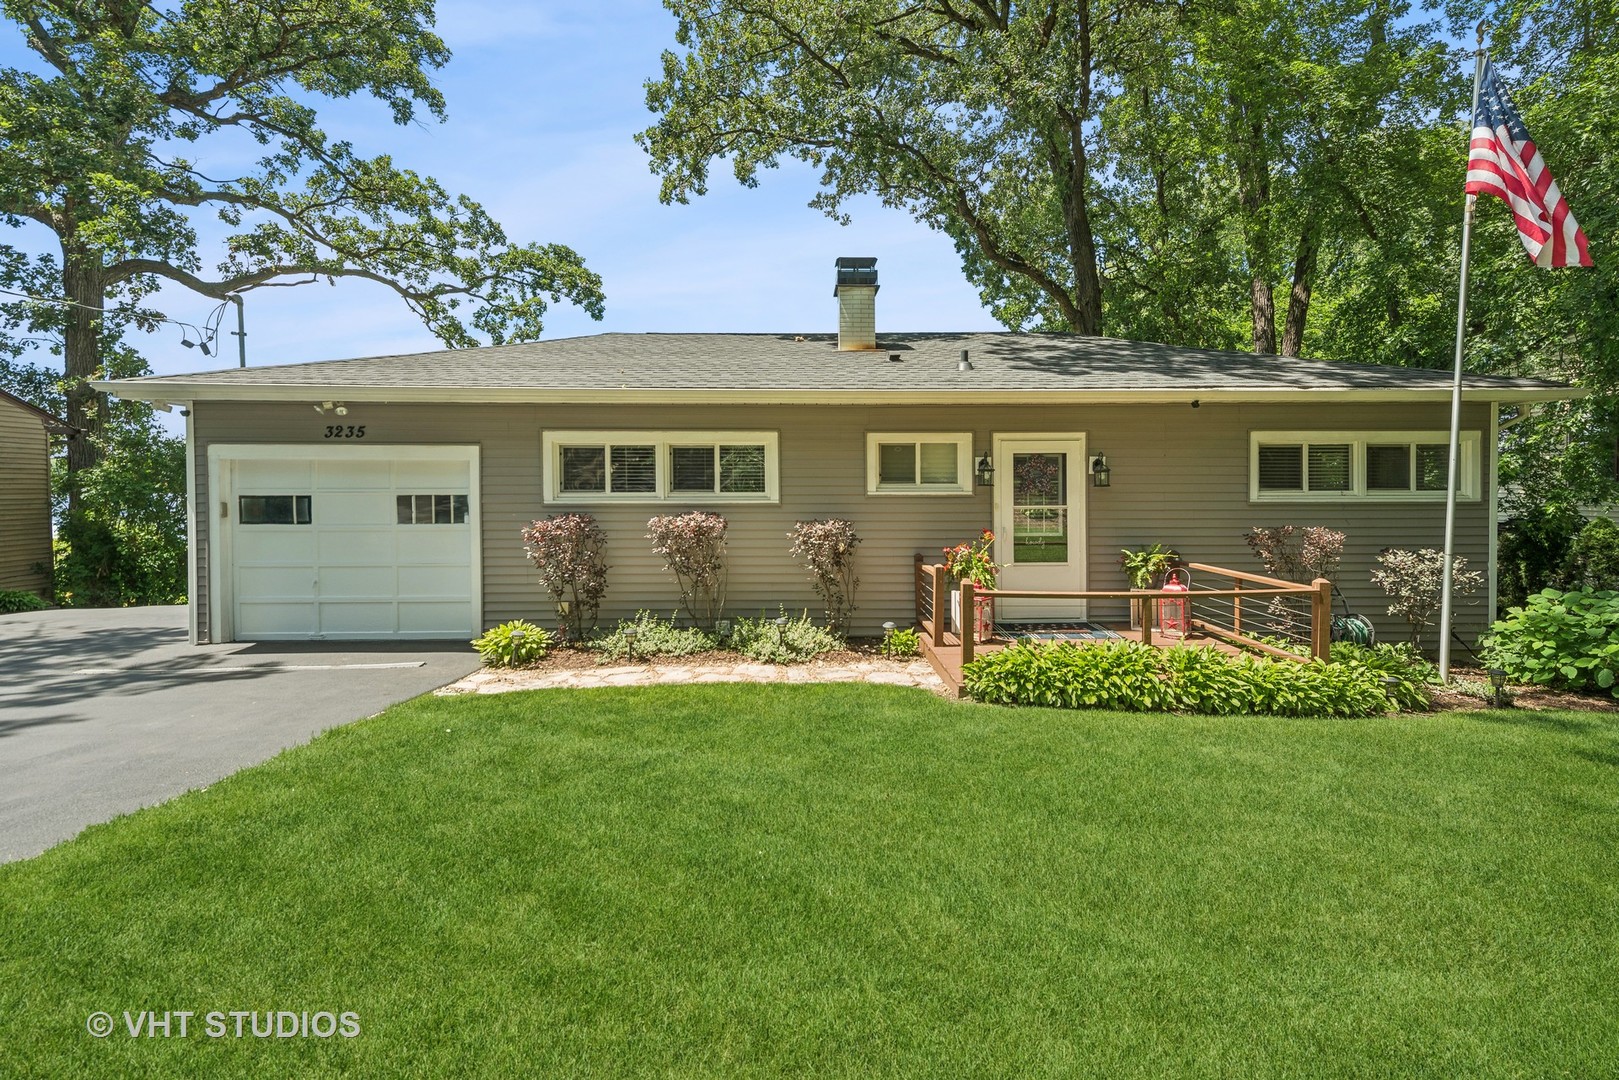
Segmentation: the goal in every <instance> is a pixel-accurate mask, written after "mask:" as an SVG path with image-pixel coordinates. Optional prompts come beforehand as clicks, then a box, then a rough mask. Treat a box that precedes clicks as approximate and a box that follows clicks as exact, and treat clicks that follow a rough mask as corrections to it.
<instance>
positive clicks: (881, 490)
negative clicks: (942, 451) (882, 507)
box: [866, 431, 973, 495]
mask: <svg viewBox="0 0 1619 1080" xmlns="http://www.w3.org/2000/svg"><path fill="white" fill-rule="evenodd" d="M883 443H955V445H956V482H955V483H954V484H921V483H917V484H884V483H882V482H881V479H880V477H881V475H882V474H881V471H880V469H879V465H878V461H877V448H878V447H879V446H880V445H881V444H883ZM972 493H973V435H972V432H970V431H868V432H866V494H867V495H971V494H972Z"/></svg>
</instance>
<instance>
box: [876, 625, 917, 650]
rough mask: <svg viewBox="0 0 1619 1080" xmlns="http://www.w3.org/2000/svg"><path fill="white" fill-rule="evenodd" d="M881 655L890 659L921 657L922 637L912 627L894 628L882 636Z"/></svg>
mask: <svg viewBox="0 0 1619 1080" xmlns="http://www.w3.org/2000/svg"><path fill="white" fill-rule="evenodd" d="M883 655H884V656H890V657H900V656H920V655H922V635H921V634H920V633H918V632H917V630H916V627H914V626H896V627H894V629H892V630H889V631H887V632H886V633H884V634H883Z"/></svg>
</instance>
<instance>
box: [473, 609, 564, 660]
mask: <svg viewBox="0 0 1619 1080" xmlns="http://www.w3.org/2000/svg"><path fill="white" fill-rule="evenodd" d="M472 647H473V648H475V649H477V650H478V655H479V656H480V657H482V658H483V662H484V664H485V665H486V666H488V667H522V666H523V665H524V664H532V663H533V662H534V661H536V660H543V659H544V658H545V654H546V653H547V652H548V651H550V648H551V635H550V634H549V633H548V632H547V631H546V629H545V628H544V627H543V626H536V625H535V624H533V623H531V622H525V621H523V620H522V619H514V620H512V621H511V622H504V623H501V624H500V625H499V626H496V627H491V628H490V629H488V630H485V631H484V632H483V633H482V634H481V635H479V636H478V637H476V638H473V639H472Z"/></svg>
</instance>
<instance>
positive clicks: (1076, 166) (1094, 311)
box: [1062, 138, 1102, 337]
mask: <svg viewBox="0 0 1619 1080" xmlns="http://www.w3.org/2000/svg"><path fill="white" fill-rule="evenodd" d="M1088 169H1089V166H1088V163H1087V162H1086V160H1085V147H1084V145H1083V144H1082V142H1081V141H1080V140H1079V139H1078V138H1076V139H1074V141H1073V163H1072V170H1073V171H1072V174H1071V175H1070V177H1069V183H1068V185H1067V187H1066V188H1065V190H1064V191H1063V200H1062V201H1063V207H1062V209H1063V224H1064V226H1065V227H1066V228H1067V230H1068V258H1069V262H1070V265H1071V267H1072V270H1073V275H1074V315H1073V323H1074V325H1073V328H1072V329H1073V332H1074V333H1076V334H1085V335H1088V336H1090V337H1095V336H1097V335H1099V334H1101V332H1102V275H1101V273H1100V272H1099V271H1098V270H1097V268H1096V241H1095V238H1094V237H1092V236H1091V215H1090V206H1089V199H1090V192H1089V191H1087V190H1086V189H1087V187H1088V186H1089V173H1088Z"/></svg>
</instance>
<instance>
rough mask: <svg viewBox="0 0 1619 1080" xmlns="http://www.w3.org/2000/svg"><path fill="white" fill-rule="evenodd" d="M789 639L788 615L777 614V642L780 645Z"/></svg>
mask: <svg viewBox="0 0 1619 1080" xmlns="http://www.w3.org/2000/svg"><path fill="white" fill-rule="evenodd" d="M786 640H787V616H785V615H777V616H776V644H777V645H780V644H782V643H783V642H785V641H786Z"/></svg>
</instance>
